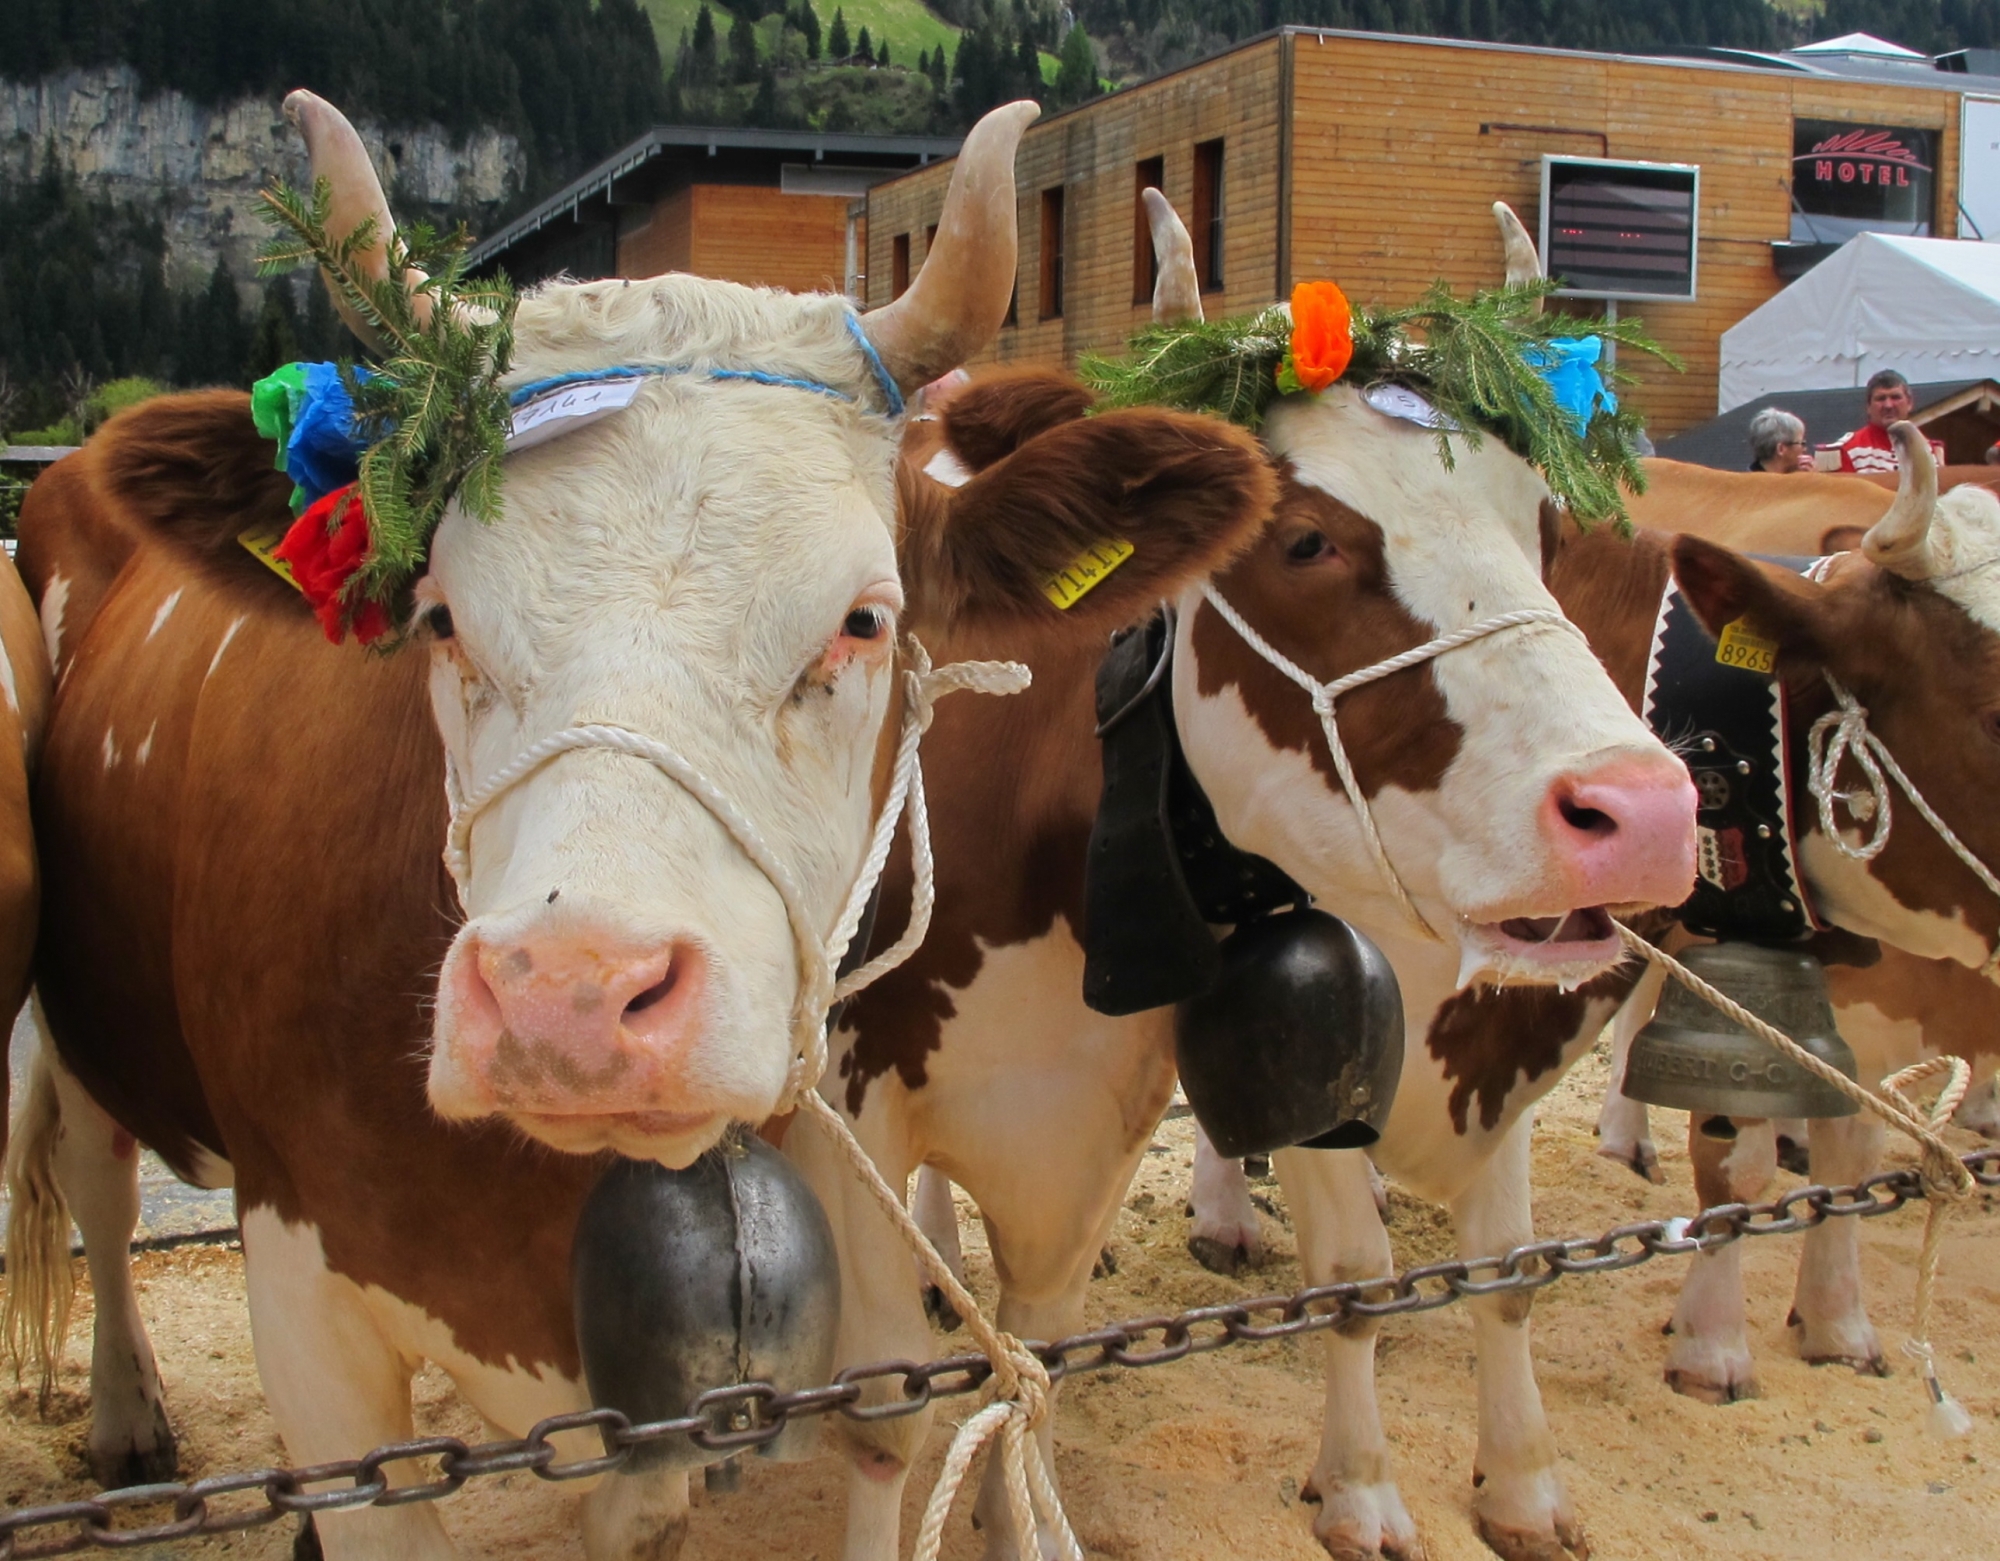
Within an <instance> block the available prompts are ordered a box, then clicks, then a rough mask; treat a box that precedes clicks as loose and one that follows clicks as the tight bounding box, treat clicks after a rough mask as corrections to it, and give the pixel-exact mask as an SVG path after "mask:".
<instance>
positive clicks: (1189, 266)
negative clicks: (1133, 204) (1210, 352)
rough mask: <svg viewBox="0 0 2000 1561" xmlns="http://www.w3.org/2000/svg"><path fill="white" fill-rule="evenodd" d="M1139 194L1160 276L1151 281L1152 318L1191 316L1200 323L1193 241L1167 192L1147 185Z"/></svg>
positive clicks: (1165, 320) (1163, 320) (1165, 319)
mask: <svg viewBox="0 0 2000 1561" xmlns="http://www.w3.org/2000/svg"><path fill="white" fill-rule="evenodd" d="M1141 198H1142V199H1143V200H1144V201H1145V203H1146V221H1147V223H1148V224H1149V225H1150V226H1151V228H1152V230H1153V255H1154V258H1155V259H1157V260H1158V261H1159V280H1158V281H1157V282H1155V283H1154V284H1153V318H1154V319H1155V320H1156V321H1158V322H1160V323H1161V324H1170V323H1172V322H1175V321H1179V320H1193V321H1194V322H1195V323H1196V324H1197V325H1199V324H1200V323H1201V318H1202V314H1201V283H1200V281H1199V280H1198V279H1197V278H1196V276H1195V270H1194V241H1193V240H1192V239H1190V238H1189V237H1188V230H1187V228H1186V227H1185V226H1183V225H1182V223H1181V219H1180V213H1179V212H1177V211H1175V210H1174V203H1173V202H1172V201H1170V200H1168V199H1167V198H1166V196H1164V195H1162V194H1161V193H1160V192H1159V191H1158V190H1154V189H1148V190H1146V191H1145V192H1144V194H1143V196H1142V197H1141Z"/></svg>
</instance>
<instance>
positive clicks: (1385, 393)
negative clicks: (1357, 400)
mask: <svg viewBox="0 0 2000 1561" xmlns="http://www.w3.org/2000/svg"><path fill="white" fill-rule="evenodd" d="M1361 399H1362V400H1364V401H1366V402H1367V403H1368V404H1369V405H1370V406H1371V407H1373V408H1374V409H1375V410H1376V411H1378V412H1380V413H1381V414H1382V415H1383V416H1384V417H1399V418H1401V419H1402V420H1403V421H1404V422H1406V423H1415V424H1416V425H1417V426H1418V427H1419V428H1448V429H1450V430H1451V431H1452V432H1454V433H1456V432H1457V431H1458V424H1456V423H1454V422H1453V421H1452V420H1451V419H1450V418H1448V417H1446V416H1445V415H1444V414H1443V413H1442V412H1440V411H1438V409H1437V408H1436V407H1434V406H1432V405H1431V404H1430V403H1429V402H1428V401H1426V400H1425V399H1424V398H1423V397H1422V396H1420V395H1418V394H1417V393H1416V392H1415V391H1414V390H1412V389H1410V387H1409V386H1407V385H1370V386H1369V387H1368V388H1367V389H1366V390H1364V391H1362V392H1361Z"/></svg>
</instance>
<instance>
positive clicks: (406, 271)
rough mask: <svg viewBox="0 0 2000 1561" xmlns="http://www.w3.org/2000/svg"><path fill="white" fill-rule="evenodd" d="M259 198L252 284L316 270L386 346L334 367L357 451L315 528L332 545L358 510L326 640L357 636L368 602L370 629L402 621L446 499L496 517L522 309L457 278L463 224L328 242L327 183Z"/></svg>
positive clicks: (494, 288) (488, 288) (492, 284)
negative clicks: (349, 479) (357, 539)
mask: <svg viewBox="0 0 2000 1561" xmlns="http://www.w3.org/2000/svg"><path fill="white" fill-rule="evenodd" d="M262 199H263V203H264V207H265V220H266V221H268V222H269V223H270V224H271V225H272V227H273V228H275V229H276V230H277V233H276V236H275V237H274V238H272V239H271V240H270V241H269V242H268V243H267V244H266V245H265V246H264V248H263V250H262V251H261V253H260V254H259V256H258V274H259V275H262V276H272V275H277V274H279V273H282V272H286V271H290V270H292V269H294V268H295V267H298V266H301V265H317V266H318V267H319V268H320V270H321V272H322V273H323V274H324V275H325V277H326V279H327V282H328V284H329V285H330V286H331V287H332V288H333V290H334V292H335V294H336V295H337V297H338V298H339V299H340V300H341V301H342V302H343V303H345V304H346V305H347V307H348V309H349V310H351V311H352V312H353V313H354V314H355V315H357V316H359V317H360V318H361V319H363V320H365V321H366V322H367V323H368V324H369V326H371V327H372V328H373V330H374V333H375V334H376V336H377V337H378V339H379V340H380V341H381V342H382V343H383V348H384V351H383V357H382V359H381V361H380V362H378V363H374V364H371V365H370V366H369V367H368V368H367V369H366V370H365V371H362V370H358V369H357V368H356V367H355V365H353V364H352V363H347V362H343V363H341V364H340V365H339V370H340V379H341V383H342V385H343V386H344V387H345V389H346V391H347V393H348V395H349V396H350V397H351V398H352V401H353V407H354V432H355V436H356V438H357V440H358V441H359V442H360V443H361V444H363V445H364V446H365V449H364V451H363V453H362V455H361V459H360V475H359V478H358V480H357V482H356V485H355V489H354V492H353V494H352V495H348V496H343V497H342V502H339V503H334V504H330V505H327V506H326V511H327V512H326V514H325V515H324V516H323V517H321V520H320V523H321V524H323V525H324V526H325V527H326V529H327V531H328V533H329V535H334V534H337V533H338V531H339V530H340V528H341V527H342V525H343V524H345V523H347V515H348V512H349V511H351V509H352V501H353V499H354V498H358V499H359V502H360V506H361V511H362V513H363V515H364V516H365V519H366V527H367V532H366V538H365V549H364V551H362V553H361V555H360V557H359V559H358V562H357V563H356V564H355V565H354V566H353V568H352V569H351V571H349V572H346V573H345V574H344V575H343V578H342V580H341V581H340V583H339V585H338V599H337V601H336V602H335V603H334V604H333V606H332V608H331V613H332V616H331V618H330V619H328V632H329V635H330V636H331V637H337V632H336V631H337V629H338V628H339V627H344V626H346V625H348V624H353V625H354V626H356V627H357V629H359V626H360V622H361V618H362V616H363V614H364V613H365V612H366V611H367V609H368V608H369V606H370V605H371V604H372V605H373V607H374V609H375V611H374V612H373V613H368V614H367V616H368V617H369V618H370V620H371V622H388V623H395V622H400V621H401V620H402V618H403V617H404V616H405V611H404V609H406V607H407V605H408V603H407V597H408V593H409V589H410V584H411V582H412V581H413V580H414V579H415V577H416V575H417V574H418V573H419V572H420V571H421V570H422V568H423V566H424V559H425V555H426V554H427V553H428V551H429V549H430V542H431V536H432V534H433V533H434V532H435V531H436V530H437V527H438V522H439V521H440V520H442V519H443V517H444V512H445V508H446V506H447V505H449V504H450V503H451V502H452V501H453V500H454V499H456V500H458V501H459V503H460V504H461V505H462V506H463V507H464V509H465V510H466V512H467V513H468V514H470V515H472V516H474V517H475V518H476V519H478V520H481V521H488V522H490V521H492V520H495V519H497V518H498V516H499V514H500V497H501V480H502V471H503V463H502V457H503V456H504V455H505V454H506V447H507V434H508V430H509V428H510V426H511V420H512V412H511V409H510V407H509V405H508V399H507V392H506V391H505V390H503V389H501V388H500V377H501V376H502V375H503V374H505V373H506V372H507V366H508V363H509V361H510V359H511V357H512V355H513V347H514V311H515V307H516V304H517V301H518V300H517V298H516V296H515V292H514V289H513V286H512V285H511V284H510V283H509V282H508V281H507V280H506V278H505V277H497V278H494V279H491V280H486V279H473V278H470V277H468V276H467V275H466V272H465V267H466V255H467V252H468V250H469V248H470V246H471V235H470V234H469V233H468V232H467V231H466V230H465V229H464V228H463V227H462V226H461V227H460V228H458V229H456V230H455V231H453V232H451V233H449V234H443V235H440V234H439V233H438V232H437V231H436V230H435V229H433V228H432V227H430V226H429V225H428V224H425V223H417V224H413V225H412V226H410V227H408V228H397V229H395V230H394V231H392V232H390V233H389V234H387V235H386V236H382V235H378V233H377V229H376V223H375V220H374V219H373V218H369V219H367V220H365V221H363V222H362V223H361V224H360V225H358V226H357V227H356V228H355V229H354V230H353V231H352V232H350V233H348V234H347V235H346V236H345V237H342V238H339V239H335V238H334V237H333V236H332V235H331V234H329V233H328V231H327V222H328V219H329V216H330V214H331V210H332V202H333V195H332V190H331V187H330V186H329V185H328V183H327V181H326V180H324V179H318V180H315V181H314V184H313V192H312V196H311V198H310V199H308V198H306V197H305V196H303V195H301V194H300V192H299V191H297V190H295V189H293V188H292V187H290V186H289V185H284V184H279V185H277V186H275V187H273V188H272V189H269V190H266V191H264V192H263V196H262ZM378 238H379V239H380V240H381V242H382V244H383V248H384V250H385V253H386V257H387V262H388V266H387V275H386V276H384V277H383V278H382V279H381V280H379V281H377V280H375V279H373V278H371V277H369V276H368V275H367V274H366V273H365V272H364V271H362V270H361V268H360V264H359V262H360V257H361V256H362V255H364V254H366V253H367V252H368V251H369V250H370V249H372V248H373V247H374V246H375V244H376V243H377V241H378ZM329 497H334V496H329ZM320 509H321V506H319V505H315V506H314V508H313V509H312V510H310V511H308V512H307V513H308V515H315V514H317V513H318V512H319V511H320ZM287 540H288V542H289V540H290V539H289V538H288V539H287ZM302 583H303V582H302ZM326 616H327V615H326V614H324V613H323V618H325V617H326ZM367 637H370V638H372V637H373V636H372V635H370V636H367Z"/></svg>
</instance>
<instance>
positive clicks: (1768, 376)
mask: <svg viewBox="0 0 2000 1561" xmlns="http://www.w3.org/2000/svg"><path fill="white" fill-rule="evenodd" d="M1878 369H1895V370H1897V371H1899V372H1900V373H1901V374H1903V376H1904V377H1905V378H1907V379H1909V380H1910V381H1911V382H1912V383H1916V382H1919V381H1939V380H1968V379H1987V378H2000V244H1971V243H1965V242H1963V241H1960V240H1955V239H1939V238H1900V237H1897V236H1894V235H1891V234H1887V233H1863V234H1861V235H1860V236H1859V237H1857V238H1854V239H1850V240H1849V241H1848V242H1847V243H1845V244H1843V245H1842V246H1841V247H1840V248H1839V249H1838V250H1837V251H1836V252H1835V253H1834V254H1832V255H1830V256H1828V257H1827V259H1826V260H1824V261H1822V262H1821V263H1820V264H1819V265H1817V266H1815V267H1813V269H1812V270H1810V271H1808V272H1807V273H1806V274H1805V275H1804V276H1802V277H1800V278H1799V279H1798V280H1797V281H1796V282H1794V283H1792V285H1791V286H1790V287H1787V288H1786V289H1785V290H1784V291H1783V292H1781V293H1779V294H1778V296H1777V297H1775V298H1773V299H1771V300H1770V301H1769V302H1768V303H1766V304H1764V305H1763V306H1762V307H1761V308H1758V309H1754V310H1752V311H1751V312H1750V313H1749V314H1747V315H1745V316H1744V317H1743V318H1742V319H1741V320H1739V321H1738V322H1737V323H1736V324H1735V325H1733V326H1731V327H1730V328H1729V329H1728V330H1726V331H1724V332H1723V333H1722V375H1721V381H1720V384H1719V386H1718V389H1719V395H1718V396H1717V409H1718V410H1719V411H1724V412H1726V411H1728V410H1729V409H1730V408H1731V407H1736V406H1741V405H1742V404H1743V403H1744V402H1746V401H1752V400H1755V399H1756V398H1757V397H1758V396H1764V395H1769V394H1771V393H1772V392H1773V391H1785V390H1792V391H1797V390H1836V389H1842V388H1848V387H1852V386H1855V385H1865V384H1866V383H1867V382H1868V376H1869V375H1871V374H1873V373H1875V372H1876V371H1877V370H1878Z"/></svg>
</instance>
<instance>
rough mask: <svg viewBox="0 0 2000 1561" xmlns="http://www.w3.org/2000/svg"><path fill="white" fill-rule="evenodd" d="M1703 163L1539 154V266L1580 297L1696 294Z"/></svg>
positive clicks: (1563, 287)
mask: <svg viewBox="0 0 2000 1561" xmlns="http://www.w3.org/2000/svg"><path fill="white" fill-rule="evenodd" d="M1700 210H1701V170H1700V169H1699V168H1698V167H1696V166H1694V165H1693V164H1692V163H1625V162H1614V161H1612V160H1611V159H1609V158H1603V157H1553V156H1550V157H1544V158H1543V159H1542V232H1541V242H1542V267H1543V269H1544V270H1545V271H1547V272H1548V274H1549V275H1550V276H1551V277H1553V278H1554V279H1555V280H1556V281H1558V282H1560V283H1561V284H1562V289H1561V290H1562V292H1563V293H1565V294H1568V295H1569V296H1572V297H1578V298H1633V299H1647V298H1678V299H1690V298H1693V297H1694V288H1695V239H1696V236H1697V235H1696V228H1697V225H1698V215H1699V212H1700Z"/></svg>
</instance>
